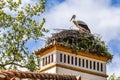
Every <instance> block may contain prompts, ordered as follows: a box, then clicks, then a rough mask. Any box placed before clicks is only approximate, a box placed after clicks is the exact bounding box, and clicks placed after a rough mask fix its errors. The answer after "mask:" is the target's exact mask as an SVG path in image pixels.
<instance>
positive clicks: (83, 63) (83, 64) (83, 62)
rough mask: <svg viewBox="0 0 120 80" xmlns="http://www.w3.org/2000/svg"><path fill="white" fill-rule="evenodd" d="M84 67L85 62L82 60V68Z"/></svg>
mask: <svg viewBox="0 0 120 80" xmlns="http://www.w3.org/2000/svg"><path fill="white" fill-rule="evenodd" d="M84 66H85V61H84V59H82V67H84Z"/></svg>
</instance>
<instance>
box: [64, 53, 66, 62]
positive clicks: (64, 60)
mask: <svg viewBox="0 0 120 80" xmlns="http://www.w3.org/2000/svg"><path fill="white" fill-rule="evenodd" d="M64 63H66V55H65V54H64Z"/></svg>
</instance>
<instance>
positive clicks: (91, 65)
mask: <svg viewBox="0 0 120 80" xmlns="http://www.w3.org/2000/svg"><path fill="white" fill-rule="evenodd" d="M90 69H92V61H90Z"/></svg>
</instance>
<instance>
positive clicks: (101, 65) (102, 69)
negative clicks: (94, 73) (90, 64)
mask: <svg viewBox="0 0 120 80" xmlns="http://www.w3.org/2000/svg"><path fill="white" fill-rule="evenodd" d="M102 71H103V63H101V72H102Z"/></svg>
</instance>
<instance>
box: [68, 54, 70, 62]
mask: <svg viewBox="0 0 120 80" xmlns="http://www.w3.org/2000/svg"><path fill="white" fill-rule="evenodd" d="M69 63H70V56H69V55H68V64H69Z"/></svg>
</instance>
